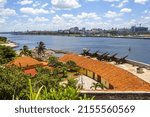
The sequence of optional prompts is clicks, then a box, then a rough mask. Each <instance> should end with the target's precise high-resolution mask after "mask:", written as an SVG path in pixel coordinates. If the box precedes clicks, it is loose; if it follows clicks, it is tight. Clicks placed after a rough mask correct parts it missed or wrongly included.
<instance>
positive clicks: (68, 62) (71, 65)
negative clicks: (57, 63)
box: [66, 60, 77, 71]
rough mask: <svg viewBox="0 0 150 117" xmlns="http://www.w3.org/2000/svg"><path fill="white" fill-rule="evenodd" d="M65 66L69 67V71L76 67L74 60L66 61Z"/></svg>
mask: <svg viewBox="0 0 150 117" xmlns="http://www.w3.org/2000/svg"><path fill="white" fill-rule="evenodd" d="M66 65H67V67H68V68H69V70H70V71H73V70H74V68H75V67H77V65H76V63H75V62H74V61H71V60H70V61H67V63H66Z"/></svg>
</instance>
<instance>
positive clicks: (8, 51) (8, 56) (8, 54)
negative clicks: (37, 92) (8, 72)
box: [0, 45, 16, 64]
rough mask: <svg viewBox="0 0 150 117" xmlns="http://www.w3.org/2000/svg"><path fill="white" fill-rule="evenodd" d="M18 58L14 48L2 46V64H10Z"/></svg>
mask: <svg viewBox="0 0 150 117" xmlns="http://www.w3.org/2000/svg"><path fill="white" fill-rule="evenodd" d="M15 57H16V53H15V51H14V50H12V48H10V47H6V46H2V45H0V64H5V63H8V62H9V61H12V60H13V59H14V58H15Z"/></svg>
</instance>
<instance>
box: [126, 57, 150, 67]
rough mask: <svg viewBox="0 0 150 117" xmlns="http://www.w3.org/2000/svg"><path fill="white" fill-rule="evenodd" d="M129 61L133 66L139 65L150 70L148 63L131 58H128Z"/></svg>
mask: <svg viewBox="0 0 150 117" xmlns="http://www.w3.org/2000/svg"><path fill="white" fill-rule="evenodd" d="M126 61H127V63H129V64H131V65H133V66H139V67H143V68H146V69H149V70H150V65H149V64H146V63H142V62H138V61H134V60H130V59H126Z"/></svg>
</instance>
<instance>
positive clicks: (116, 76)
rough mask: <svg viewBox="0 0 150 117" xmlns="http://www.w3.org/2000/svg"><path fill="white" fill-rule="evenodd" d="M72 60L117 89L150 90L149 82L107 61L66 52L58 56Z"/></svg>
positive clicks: (63, 59)
mask: <svg viewBox="0 0 150 117" xmlns="http://www.w3.org/2000/svg"><path fill="white" fill-rule="evenodd" d="M69 60H72V61H74V62H76V64H77V65H78V66H80V67H82V68H85V69H87V70H90V71H92V72H95V73H96V74H98V75H99V76H101V77H102V78H103V79H105V80H107V81H108V82H109V83H110V84H111V85H112V86H113V87H114V89H113V90H117V91H150V84H149V83H147V82H145V81H143V80H142V79H140V78H138V77H137V76H135V75H133V74H132V73H130V72H128V71H126V70H124V69H121V68H119V67H116V66H115V65H112V64H109V63H108V62H104V61H98V60H93V59H90V58H87V57H84V56H78V55H75V54H67V55H64V56H63V57H61V58H59V61H61V62H67V61H69Z"/></svg>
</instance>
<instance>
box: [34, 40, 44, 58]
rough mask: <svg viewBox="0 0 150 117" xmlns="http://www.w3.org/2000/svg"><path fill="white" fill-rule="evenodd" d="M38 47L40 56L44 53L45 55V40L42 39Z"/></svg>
mask: <svg viewBox="0 0 150 117" xmlns="http://www.w3.org/2000/svg"><path fill="white" fill-rule="evenodd" d="M36 49H37V54H38V56H39V57H41V56H42V55H45V50H46V47H45V44H44V42H42V41H40V42H39V44H38V46H37V47H36Z"/></svg>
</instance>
